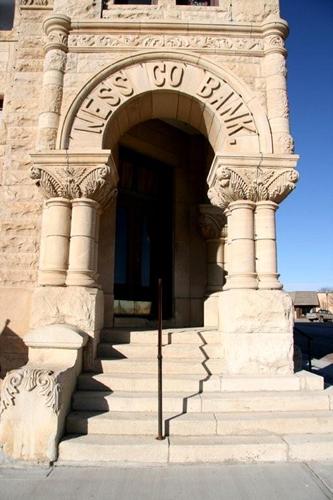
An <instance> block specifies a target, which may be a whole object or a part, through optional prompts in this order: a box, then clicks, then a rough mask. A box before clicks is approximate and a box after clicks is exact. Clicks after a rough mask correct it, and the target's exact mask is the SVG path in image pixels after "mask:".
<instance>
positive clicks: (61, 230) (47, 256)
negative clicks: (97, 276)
mask: <svg viewBox="0 0 333 500" xmlns="http://www.w3.org/2000/svg"><path fill="white" fill-rule="evenodd" d="M70 221H71V203H70V201H69V200H68V199H66V198H60V197H59V198H49V199H48V200H47V201H46V202H45V208H44V214H43V224H42V225H43V227H42V245H41V254H40V270H39V275H38V283H39V285H44V286H45V285H51V286H62V285H64V284H65V280H66V273H67V265H68V249H69V235H70Z"/></svg>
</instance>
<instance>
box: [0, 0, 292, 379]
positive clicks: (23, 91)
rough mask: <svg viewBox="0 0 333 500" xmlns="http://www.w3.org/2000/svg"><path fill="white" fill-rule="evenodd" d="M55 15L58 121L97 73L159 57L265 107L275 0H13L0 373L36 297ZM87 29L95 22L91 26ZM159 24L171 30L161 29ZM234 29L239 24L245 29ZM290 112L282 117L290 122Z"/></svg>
mask: <svg viewBox="0 0 333 500" xmlns="http://www.w3.org/2000/svg"><path fill="white" fill-rule="evenodd" d="M53 13H58V14H66V15H68V16H69V17H71V19H72V28H71V32H70V35H69V40H68V53H67V56H66V66H65V73H64V84H63V96H62V102H61V108H60V110H61V119H62V118H63V117H64V116H65V114H66V113H67V111H68V109H69V107H70V105H71V103H72V101H73V99H74V98H75V96H76V95H77V93H78V92H79V91H80V90H81V89H82V87H83V86H84V85H85V84H86V83H87V82H88V81H89V80H90V79H91V78H92V77H93V76H94V75H96V73H97V72H99V71H101V70H102V69H103V68H105V67H107V66H109V65H110V64H112V63H114V62H116V61H119V60H121V59H123V58H124V57H127V56H130V55H134V54H137V53H138V52H144V51H151V50H155V49H158V50H164V49H165V50H173V49H175V50H180V51H184V52H186V51H188V52H190V53H192V54H193V53H194V54H197V55H198V56H199V55H202V56H203V57H205V58H207V59H209V60H210V61H212V62H214V63H216V64H218V65H220V66H222V67H224V68H225V69H227V70H229V71H231V72H232V73H233V74H235V75H236V76H237V77H239V78H240V79H241V80H242V81H243V82H244V83H245V84H246V85H248V87H249V88H250V89H251V90H252V91H253V92H254V93H255V95H256V96H258V97H259V99H260V102H261V104H262V105H263V106H264V108H265V109H268V107H267V92H266V82H267V74H268V73H267V61H266V63H265V62H264V60H265V57H264V50H265V47H266V48H267V46H266V45H265V44H266V42H265V41H264V36H263V34H262V32H261V31H260V29H261V28H260V27H261V25H262V23H268V22H271V21H275V20H277V19H278V16H279V8H278V0H234V1H233V2H230V1H229V0H220V5H219V7H209V8H205V7H183V6H182V7H180V6H179V7H177V8H176V7H175V6H174V5H172V4H171V3H170V0H160V2H159V4H158V5H154V6H131V7H129V6H113V5H111V2H106V5H105V8H104V9H103V10H102V2H101V0H97V1H92V0H54V2H53V1H52V0H47V1H43V2H41V1H40V0H33V1H29V2H27V1H24V0H21V1H20V2H17V8H16V17H15V26H14V29H13V30H12V31H11V32H0V94H4V96H5V109H4V113H3V120H2V123H1V126H0V175H1V186H0V214H1V239H0V281H1V289H0V319H1V328H2V329H3V331H4V333H3V338H4V335H6V336H7V337H10V339H11V340H10V341H8V342H5V343H4V342H3V344H4V345H3V346H2V348H1V354H0V364H1V365H2V366H3V367H4V370H7V369H8V368H11V367H13V366H14V365H15V363H16V364H22V363H21V361H22V360H23V358H24V355H25V354H24V347H23V345H22V342H21V340H20V339H21V337H22V336H23V335H24V333H25V332H26V331H27V328H28V325H29V321H30V318H29V315H30V294H31V290H32V289H33V288H34V286H35V285H36V280H37V265H38V255H39V239H40V222H41V208H42V202H43V200H42V197H41V195H40V193H39V192H38V190H37V189H36V187H35V186H34V184H33V182H32V180H31V179H30V178H29V168H30V166H31V160H30V156H29V154H30V153H31V152H33V151H34V150H35V147H36V138H37V135H38V134H37V129H38V116H39V112H40V110H41V95H42V92H41V88H42V81H43V63H44V49H43V45H44V40H45V35H43V30H42V23H43V21H44V19H45V18H46V17H47V16H49V15H52V14H53ZM89 21H94V22H95V21H98V23H99V24H98V25H97V24H95V25H91V26H89V25H88V24H87V23H88V22H89ZM145 21H149V23H150V24H149V27H148V26H146V25H145ZM161 22H168V23H169V27H167V26H166V25H164V27H162V28H161V26H160V25H159V23H161ZM117 23H118V25H117ZM119 23H121V24H119ZM172 23H174V24H175V25H174V26H172V27H170V26H171V24H172ZM177 23H178V24H177ZM191 23H194V24H193V25H192V26H191V27H192V28H193V29H189V25H191ZM202 23H203V24H202ZM237 23H240V24H241V25H242V26H241V27H240V29H239V30H237V29H235V26H236V27H237ZM249 27H250V28H249ZM230 30H233V31H232V32H231V31H230ZM277 42H278V43H281V40H278V41H277ZM282 58H283V57H282ZM268 66H269V65H268ZM283 72H284V67H283V65H282V66H281V72H280V74H283ZM280 90H281V89H280ZM280 90H279V91H280ZM282 91H283V89H282ZM277 107H278V108H279V106H277ZM285 112H286V111H285V110H282V112H281V113H282V114H283V113H284V117H285ZM279 113H280V111H279V109H278V112H277V114H279ZM8 321H9V322H8ZM5 325H6V326H5Z"/></svg>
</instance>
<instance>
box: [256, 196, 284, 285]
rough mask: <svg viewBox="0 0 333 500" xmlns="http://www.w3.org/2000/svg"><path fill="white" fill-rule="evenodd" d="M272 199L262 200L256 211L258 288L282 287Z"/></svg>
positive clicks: (274, 209)
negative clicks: (279, 278)
mask: <svg viewBox="0 0 333 500" xmlns="http://www.w3.org/2000/svg"><path fill="white" fill-rule="evenodd" d="M277 208H278V205H277V204H276V203H274V202H272V201H260V202H258V203H257V206H256V211H255V246H256V271H257V274H258V281H259V282H258V288H263V289H277V290H278V289H280V288H282V285H281V283H280V282H279V280H278V277H279V275H278V273H277V258H276V231H275V211H276V209H277Z"/></svg>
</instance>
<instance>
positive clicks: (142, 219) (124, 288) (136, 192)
mask: <svg viewBox="0 0 333 500" xmlns="http://www.w3.org/2000/svg"><path fill="white" fill-rule="evenodd" d="M119 177H120V179H119V191H118V200H117V226H116V255H115V287H114V293H115V299H116V300H119V301H124V302H123V303H124V304H126V303H127V307H126V306H125V307H124V308H123V309H122V310H121V312H119V311H118V312H117V311H115V313H116V315H119V314H121V315H134V316H146V317H147V316H148V317H149V318H150V319H155V318H156V316H157V303H156V296H157V280H158V278H159V277H161V278H162V279H163V288H164V294H163V299H164V300H163V309H164V318H165V319H167V318H170V317H171V316H172V302H173V300H172V290H173V284H172V263H173V234H172V227H173V224H172V221H173V213H172V207H173V200H172V198H173V169H172V168H171V167H170V166H168V165H165V164H163V163H161V162H159V161H157V160H154V159H152V158H150V157H148V156H145V155H143V154H139V153H137V152H135V151H133V150H131V149H128V148H124V147H121V148H120V151H119ZM133 302H134V303H135V304H134V305H133ZM144 303H150V305H149V307H148V312H147V304H146V309H145V308H144V307H143V304H144Z"/></svg>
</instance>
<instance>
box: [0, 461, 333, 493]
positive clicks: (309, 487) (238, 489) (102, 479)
mask: <svg viewBox="0 0 333 500" xmlns="http://www.w3.org/2000/svg"><path fill="white" fill-rule="evenodd" d="M0 499H1V500H19V499H32V500H54V499H61V500H74V499H75V500H76V499H80V500H86V499H98V500H104V499H108V500H116V499H117V500H132V499H133V500H134V499H135V500H289V499H292V500H327V499H333V462H329V463H328V462H324V463H311V464H302V463H288V464H285V463H284V464H276V463H275V464H260V465H259V464H250V465H192V466H191V465H187V466H178V465H177V466H165V467H148V466H147V467H135V466H114V467H103V468H91V467H54V468H49V469H48V468H44V469H43V468H22V469H19V468H16V469H13V468H10V467H3V468H0Z"/></svg>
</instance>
